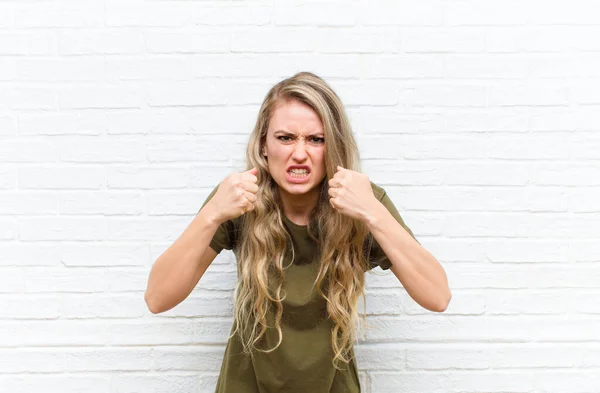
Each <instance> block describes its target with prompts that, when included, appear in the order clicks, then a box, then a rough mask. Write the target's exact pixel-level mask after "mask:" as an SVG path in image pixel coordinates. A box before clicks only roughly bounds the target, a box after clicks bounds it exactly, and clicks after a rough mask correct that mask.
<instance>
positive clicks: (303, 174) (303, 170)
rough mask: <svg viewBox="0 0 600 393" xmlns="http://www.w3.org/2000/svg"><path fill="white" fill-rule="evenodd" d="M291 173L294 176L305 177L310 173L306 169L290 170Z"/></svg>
mask: <svg viewBox="0 0 600 393" xmlns="http://www.w3.org/2000/svg"><path fill="white" fill-rule="evenodd" d="M289 173H291V174H292V175H300V176H305V175H306V174H307V173H308V171H307V170H306V169H290V171H289Z"/></svg>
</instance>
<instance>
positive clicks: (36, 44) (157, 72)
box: [0, 0, 600, 393]
mask: <svg viewBox="0 0 600 393" xmlns="http://www.w3.org/2000/svg"><path fill="white" fill-rule="evenodd" d="M599 6H600V4H599V3H598V2H597V1H594V0H589V1H580V0H573V1H569V2H565V1H559V0H550V1H541V0H522V1H515V0H510V1H503V2H497V1H490V0H421V1H418V2H416V1H409V0H402V1H397V0H387V1H383V0H378V1H372V0H371V1H367V0H360V1H359V0H355V1H351V0H347V1H342V0H337V1H327V0H322V1H298V0H294V1H283V0H282V1H275V2H272V1H253V0H247V1H240V0H235V1H209V0H206V1H199V0H198V1H189V0H188V1H183V0H181V1H180V0H146V1H143V0H132V1H120V0H104V1H102V0H83V1H75V0H55V1H50V0H46V1H44V0H38V1H35V0H28V1H23V0H2V1H0V391H2V392H3V393H4V392H6V393H37V392H46V393H53V392H57V393H58V392H60V393H73V392H86V393H133V392H144V393H147V392H155V393H163V392H164V393H167V392H169V393H171V392H180V393H210V392H212V391H213V390H214V385H215V381H216V378H217V375H218V371H219V367H220V363H221V359H222V354H223V349H224V343H225V342H226V340H227V335H228V332H229V328H230V326H231V309H232V305H231V290H232V288H233V285H234V281H235V262H234V259H233V257H232V255H231V254H229V253H223V254H222V255H220V256H219V257H218V259H217V260H216V261H215V263H214V264H213V265H212V266H211V267H210V268H209V270H208V271H207V273H206V275H205V277H203V279H202V281H201V282H200V285H199V286H198V288H197V290H196V291H195V292H194V293H193V294H192V295H191V297H190V298H189V299H187V300H186V301H185V302H184V303H182V304H181V305H180V306H178V307H177V308H175V309H174V310H172V311H169V312H167V313H165V314H163V315H159V316H153V315H151V314H150V313H149V312H148V311H147V310H146V308H145V305H144V302H143V291H144V289H145V284H146V278H147V274H148V271H149V268H150V266H151V264H152V262H153V261H154V260H155V259H156V257H158V255H160V253H162V251H163V250H164V249H165V248H166V247H167V246H168V245H169V244H170V243H171V242H172V241H174V240H175V239H176V237H177V236H178V235H179V234H180V233H181V231H182V230H183V229H184V228H185V226H186V225H187V223H188V222H189V221H190V220H191V218H192V216H193V214H194V213H195V212H196V211H197V209H198V207H199V205H200V204H201V203H202V201H203V200H204V198H205V197H206V196H207V195H208V192H209V191H210V190H211V189H212V188H213V187H214V186H215V185H216V184H217V183H218V182H219V181H220V180H221V179H222V178H223V177H224V176H226V175H227V174H228V173H229V172H231V171H233V170H239V169H241V168H242V166H243V151H244V146H245V142H246V138H247V135H248V132H249V131H250V129H251V128H252V126H253V122H254V120H255V116H256V111H257V108H258V105H259V104H260V102H261V101H262V99H263V97H264V95H265V93H266V92H267V90H268V88H269V87H270V86H271V85H272V84H274V83H275V82H276V81H278V80H280V79H282V78H284V77H287V76H290V75H292V74H293V73H295V72H297V71H300V70H310V71H314V72H316V73H317V74H320V75H321V76H323V77H325V78H326V79H327V80H328V81H329V82H330V83H331V84H332V85H333V86H334V88H335V89H336V90H337V91H338V92H339V94H340V95H341V97H342V99H343V101H344V103H345V104H346V105H347V108H348V111H349V114H350V116H351V120H352V123H353V125H354V128H355V132H356V134H357V137H358V139H359V143H360V149H361V152H362V156H363V159H364V161H363V168H364V170H365V172H366V173H368V174H369V175H370V177H371V179H372V180H374V181H375V182H377V183H379V184H381V185H382V186H384V187H385V188H386V189H387V190H388V192H389V194H390V195H391V196H392V199H393V200H394V202H395V203H396V205H397V206H398V208H399V209H400V211H401V212H402V213H403V215H404V217H405V219H406V221H407V223H408V224H409V225H410V226H411V228H413V230H414V232H415V233H416V235H417V236H418V238H419V239H420V240H421V242H422V243H423V244H424V245H425V246H426V247H427V248H428V249H430V250H431V251H432V252H433V253H434V254H435V255H436V256H437V257H438V259H439V260H440V261H441V262H442V263H443V265H444V267H445V268H446V270H447V272H448V275H449V279H450V284H451V288H452V290H453V299H452V303H451V305H450V307H449V309H448V310H447V311H446V312H445V313H443V314H434V313H430V312H428V311H426V310H424V309H422V308H420V307H419V306H418V305H417V304H416V303H415V302H414V301H413V300H412V299H411V298H410V297H408V296H407V294H406V292H405V291H404V290H402V289H401V288H400V286H399V283H398V282H397V280H396V279H395V278H394V277H393V276H391V275H390V274H385V275H382V274H381V273H380V272H379V273H375V274H373V275H371V276H369V279H368V290H367V296H368V299H367V310H368V313H369V317H368V321H369V323H370V328H369V329H367V330H366V332H364V336H363V340H362V342H361V344H360V345H359V346H358V347H357V353H358V358H359V359H358V361H359V368H360V377H361V380H362V382H363V387H364V391H365V392H367V393H425V392H427V393H459V392H460V393H488V392H489V393H506V392H510V393H555V392H556V393H558V392H560V393H565V392H569V393H583V392H587V393H598V392H600V377H599V375H600V243H599V242H598V239H599V238H600V204H599V201H600V161H599V160H600V40H598V37H599V36H600V12H599Z"/></svg>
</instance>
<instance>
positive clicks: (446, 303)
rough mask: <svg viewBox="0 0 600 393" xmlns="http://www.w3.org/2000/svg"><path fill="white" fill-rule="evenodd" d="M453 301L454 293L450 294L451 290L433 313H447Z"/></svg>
mask: <svg viewBox="0 0 600 393" xmlns="http://www.w3.org/2000/svg"><path fill="white" fill-rule="evenodd" d="M451 299H452V293H451V292H450V290H448V295H447V296H446V297H445V298H444V300H443V301H441V302H439V303H438V304H437V306H436V307H435V309H434V310H432V311H436V312H444V311H446V310H447V309H448V306H449V305H450V300H451Z"/></svg>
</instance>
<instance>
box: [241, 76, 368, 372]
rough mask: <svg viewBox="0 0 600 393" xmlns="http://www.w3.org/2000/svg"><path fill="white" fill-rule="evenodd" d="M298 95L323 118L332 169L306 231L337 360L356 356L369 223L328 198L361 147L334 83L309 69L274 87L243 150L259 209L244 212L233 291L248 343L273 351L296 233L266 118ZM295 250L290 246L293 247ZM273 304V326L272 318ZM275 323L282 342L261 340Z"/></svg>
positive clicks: (248, 348) (327, 160)
mask: <svg viewBox="0 0 600 393" xmlns="http://www.w3.org/2000/svg"><path fill="white" fill-rule="evenodd" d="M289 100H297V101H299V102H302V103H304V104H306V105H308V106H309V107H311V108H312V109H313V110H314V111H315V112H316V113H317V114H318V115H319V118H320V120H321V122H322V124H323V131H324V134H325V141H326V142H325V143H326V149H325V167H326V172H327V175H326V177H325V179H324V180H323V182H322V184H321V185H320V187H321V189H320V193H319V200H318V203H317V206H316V208H315V209H314V210H313V212H312V213H311V215H310V219H309V223H308V232H309V234H310V236H312V237H313V238H315V239H318V242H317V243H318V244H319V250H320V268H319V269H320V270H319V273H318V276H317V279H316V282H315V285H316V286H317V289H318V291H319V294H320V295H321V296H322V297H323V298H324V299H325V300H326V301H327V312H328V316H329V318H330V319H331V321H332V323H333V329H332V332H331V345H332V349H333V353H334V358H333V364H334V366H335V367H336V368H339V367H338V366H339V363H340V362H343V363H348V362H349V361H350V360H351V350H352V343H353V341H354V339H355V337H356V332H355V322H356V321H357V320H358V307H357V303H358V299H359V297H360V296H361V295H362V294H363V290H364V272H365V270H367V269H366V267H367V258H366V254H365V240H366V239H367V235H368V230H367V229H366V227H365V225H364V224H363V223H362V222H360V221H358V220H354V219H351V218H349V217H346V216H344V215H342V214H340V213H339V212H337V211H335V210H334V209H333V208H332V207H331V205H330V204H329V201H328V199H329V197H328V183H327V182H328V180H329V179H331V178H332V177H333V175H334V174H335V173H336V170H337V165H340V166H342V167H344V168H348V169H351V170H355V171H358V170H359V154H358V147H357V145H356V141H355V139H354V136H353V134H352V130H351V127H350V123H349V121H348V118H347V116H346V113H345V110H344V107H343V105H342V102H341V100H340V99H339V97H338V96H337V95H336V93H335V92H334V91H333V90H332V89H331V87H329V85H328V84H327V83H326V82H325V81H324V80H323V79H321V78H319V77H318V76H316V75H315V74H313V73H310V72H300V73H298V74H296V75H294V76H292V77H290V78H287V79H285V80H283V81H281V82H279V83H277V84H276V85H275V86H273V87H272V88H271V90H270V91H269V92H268V93H267V95H266V97H265V99H264V101H263V104H262V106H261V108H260V111H259V114H258V119H257V121H256V125H255V127H254V130H253V132H252V134H251V135H250V139H249V142H248V147H247V151H246V160H247V166H248V168H252V167H256V168H258V170H259V173H258V179H259V180H258V187H259V191H258V194H257V195H258V201H257V202H256V203H255V209H254V210H253V211H251V212H249V213H246V214H245V215H244V216H242V224H241V225H242V231H241V234H240V241H239V247H238V249H237V252H236V254H237V258H238V273H239V279H238V285H237V288H236V293H235V324H234V326H235V329H234V331H233V334H239V336H240V338H241V341H242V344H243V347H244V350H245V351H246V352H247V353H250V354H251V353H252V351H253V350H258V351H263V352H270V351H273V350H274V349H276V348H277V347H278V346H279V345H280V344H281V341H282V339H283V336H282V330H281V320H282V315H283V306H282V300H283V296H284V294H282V285H283V269H284V258H285V255H286V250H288V248H289V247H292V246H291V239H290V238H289V234H288V233H287V231H286V229H285V227H284V224H283V219H282V216H283V214H284V213H283V207H282V202H281V200H280V197H279V191H278V186H277V184H276V183H275V182H274V181H273V179H272V178H271V176H270V175H269V171H268V166H267V161H266V158H265V157H264V156H263V155H262V154H261V149H262V145H263V143H264V142H265V138H266V135H267V130H268V126H269V122H270V120H271V116H272V114H273V111H274V110H275V109H276V107H277V105H279V104H280V103H282V102H287V101H289ZM291 251H292V253H293V250H291ZM269 310H273V311H274V316H275V319H274V326H269V322H268V321H267V315H268V311H269ZM269 327H274V328H275V329H276V330H277V332H278V337H279V339H278V342H277V344H276V345H275V346H274V347H273V348H267V349H265V348H260V346H259V344H260V341H261V338H263V337H264V336H265V333H266V332H267V329H268V328H269Z"/></svg>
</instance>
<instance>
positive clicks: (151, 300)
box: [144, 291, 165, 314]
mask: <svg viewBox="0 0 600 393" xmlns="http://www.w3.org/2000/svg"><path fill="white" fill-rule="evenodd" d="M144 301H145V302H146V306H147V307H148V310H149V311H150V312H151V313H152V314H159V313H161V312H163V311H165V310H163V309H162V308H161V307H160V305H159V304H158V302H157V301H156V297H155V296H152V295H151V294H150V293H149V292H148V291H146V293H145V294H144Z"/></svg>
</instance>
